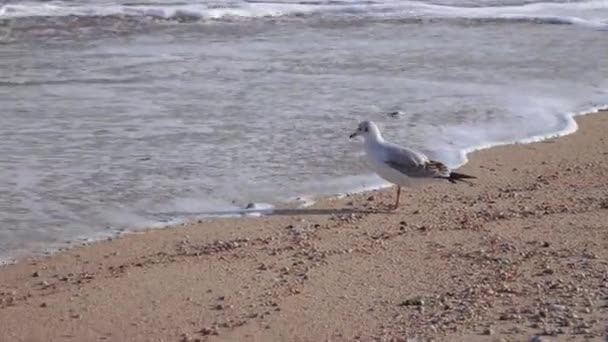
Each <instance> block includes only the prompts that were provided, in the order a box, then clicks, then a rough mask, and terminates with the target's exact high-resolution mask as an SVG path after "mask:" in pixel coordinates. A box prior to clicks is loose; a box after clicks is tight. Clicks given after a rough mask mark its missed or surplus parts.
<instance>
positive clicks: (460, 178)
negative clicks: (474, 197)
mask: <svg viewBox="0 0 608 342" xmlns="http://www.w3.org/2000/svg"><path fill="white" fill-rule="evenodd" d="M446 179H447V180H448V181H449V182H450V183H454V184H456V183H457V182H464V183H467V184H473V183H471V182H469V181H467V180H465V179H477V177H475V176H469V175H465V174H464V173H458V172H450V176H449V177H447V178H446Z"/></svg>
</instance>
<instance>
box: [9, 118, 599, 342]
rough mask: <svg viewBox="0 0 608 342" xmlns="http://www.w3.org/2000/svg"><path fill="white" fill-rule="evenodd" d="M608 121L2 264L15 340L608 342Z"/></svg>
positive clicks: (580, 120) (588, 122)
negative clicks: (444, 177)
mask: <svg viewBox="0 0 608 342" xmlns="http://www.w3.org/2000/svg"><path fill="white" fill-rule="evenodd" d="M606 114H608V113H605V112H604V113H601V114H590V115H587V116H583V117H579V118H578V119H577V121H578V123H579V125H580V129H579V131H578V132H577V133H575V134H572V135H569V136H566V137H562V138H559V139H550V140H546V141H543V142H539V143H534V144H517V145H509V146H502V147H496V148H492V149H488V150H483V151H480V152H476V153H473V154H472V155H470V156H469V157H470V162H469V163H468V164H467V165H465V166H464V167H463V168H462V169H461V170H462V172H465V173H469V174H474V175H476V176H477V177H478V179H477V181H476V182H475V183H476V184H475V185H474V186H468V185H462V184H459V185H452V184H449V183H447V182H446V183H445V184H442V183H433V184H432V185H428V186H420V187H416V188H412V189H404V190H405V191H404V193H403V194H402V196H403V198H402V205H401V208H400V209H399V210H397V211H395V212H388V211H387V209H388V206H389V205H390V204H392V203H393V196H394V189H387V190H384V191H376V192H371V193H364V194H358V195H354V196H349V197H345V198H342V199H329V200H323V201H321V202H319V203H317V204H316V205H315V206H313V207H311V208H307V209H300V210H296V211H285V212H280V213H279V214H278V215H273V216H269V217H260V218H252V217H249V218H233V219H210V220H204V221H201V222H197V223H193V224H188V225H185V226H183V227H178V228H171V229H160V230H152V231H148V232H145V233H142V234H132V235H127V236H125V237H122V238H119V239H114V240H111V241H102V242H98V243H94V244H92V245H90V246H84V247H79V248H75V249H71V250H69V251H64V252H60V253H57V254H55V255H53V256H51V257H46V258H38V259H31V260H23V261H21V262H19V263H17V264H14V265H7V266H3V267H0V327H2V329H0V341H197V340H200V341H207V340H208V341H353V340H361V341H408V340H412V341H414V340H417V341H426V340H430V339H433V340H436V341H442V340H445V341H529V340H534V339H535V340H536V341H542V340H546V341H588V340H592V341H604V340H605V338H606V335H607V334H608V331H607V327H608V306H607V305H608V135H607V134H606V132H608V115H606Z"/></svg>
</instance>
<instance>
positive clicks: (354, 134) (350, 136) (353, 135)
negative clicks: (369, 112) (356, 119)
mask: <svg viewBox="0 0 608 342" xmlns="http://www.w3.org/2000/svg"><path fill="white" fill-rule="evenodd" d="M357 135H359V132H355V133H353V134H351V135H349V136H348V137H349V138H350V139H352V138H354V137H356V136H357Z"/></svg>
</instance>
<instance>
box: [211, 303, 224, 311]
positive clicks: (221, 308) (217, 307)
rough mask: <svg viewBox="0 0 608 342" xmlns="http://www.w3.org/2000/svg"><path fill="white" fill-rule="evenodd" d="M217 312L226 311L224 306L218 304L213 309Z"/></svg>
mask: <svg viewBox="0 0 608 342" xmlns="http://www.w3.org/2000/svg"><path fill="white" fill-rule="evenodd" d="M213 308H214V309H215V310H224V306H223V305H222V304H217V305H216V306H214V307H213Z"/></svg>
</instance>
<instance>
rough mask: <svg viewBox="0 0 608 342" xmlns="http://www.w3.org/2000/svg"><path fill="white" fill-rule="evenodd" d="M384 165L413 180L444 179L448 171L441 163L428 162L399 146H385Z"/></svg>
mask: <svg viewBox="0 0 608 342" xmlns="http://www.w3.org/2000/svg"><path fill="white" fill-rule="evenodd" d="M387 147H388V148H387V150H386V151H387V153H386V160H385V163H386V164H387V165H388V166H390V167H391V168H393V169H395V170H397V171H399V172H401V173H403V174H405V175H407V176H408V177H414V178H446V177H449V176H450V170H449V169H448V167H447V166H445V165H444V164H443V163H440V162H438V161H434V160H429V159H428V158H427V157H426V156H425V155H423V154H421V153H417V152H415V151H412V150H409V149H406V148H402V147H400V146H396V145H391V146H387Z"/></svg>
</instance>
